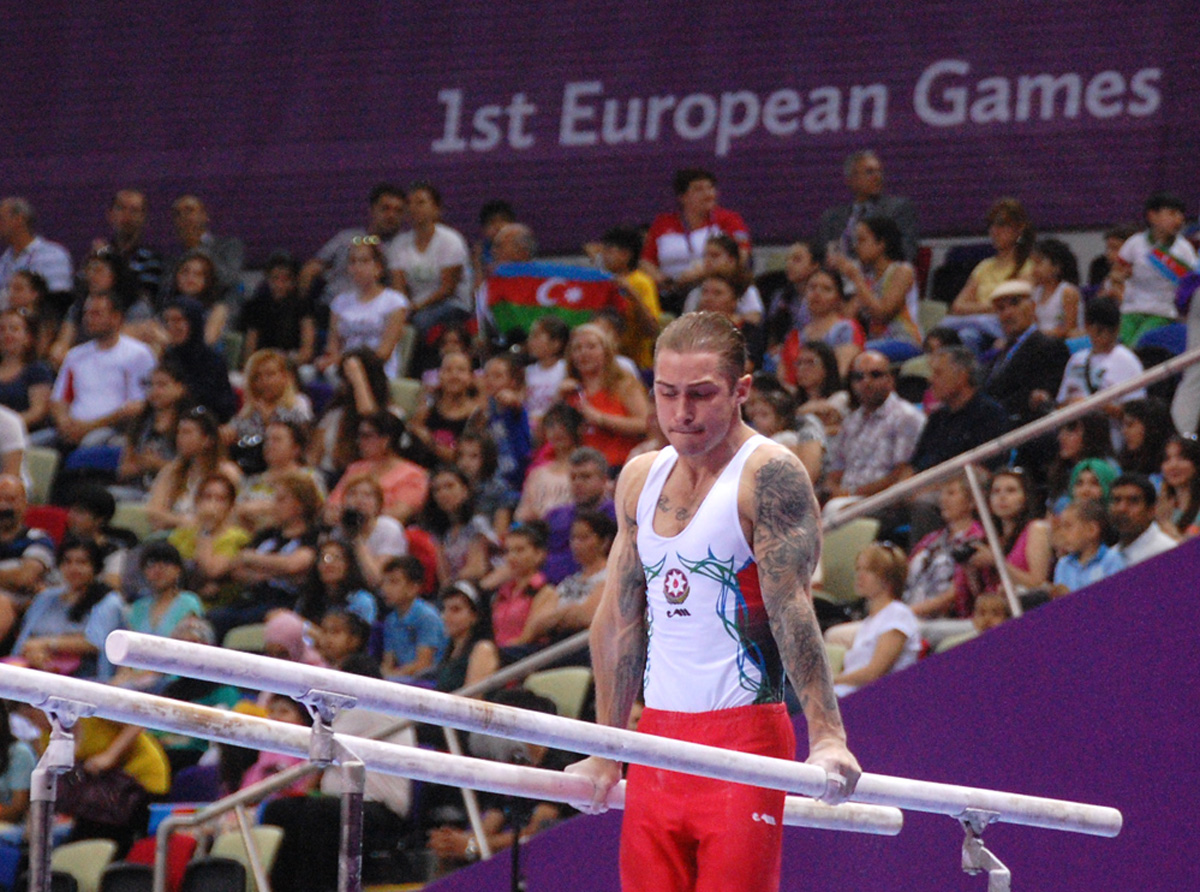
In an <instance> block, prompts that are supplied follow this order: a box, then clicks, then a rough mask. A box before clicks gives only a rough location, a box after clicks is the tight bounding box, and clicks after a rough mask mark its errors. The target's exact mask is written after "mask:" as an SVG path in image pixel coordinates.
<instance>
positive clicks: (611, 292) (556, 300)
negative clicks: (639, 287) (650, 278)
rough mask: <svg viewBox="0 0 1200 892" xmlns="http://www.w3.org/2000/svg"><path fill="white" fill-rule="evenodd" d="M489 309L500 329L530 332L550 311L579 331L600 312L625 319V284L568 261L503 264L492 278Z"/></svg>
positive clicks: (598, 271) (603, 273) (496, 269)
mask: <svg viewBox="0 0 1200 892" xmlns="http://www.w3.org/2000/svg"><path fill="white" fill-rule="evenodd" d="M487 295H488V309H489V310H491V313H492V317H493V318H494V319H495V320H496V328H497V330H498V331H501V332H509V331H512V330H513V329H514V328H520V329H523V330H524V331H526V332H527V331H529V328H530V326H531V325H533V323H534V322H536V321H537V320H538V319H540V318H541V317H542V316H545V315H547V314H548V313H553V314H554V315H556V316H558V317H560V318H561V319H562V320H563V321H564V322H566V323H567V325H569V326H571V327H572V328H574V327H575V326H576V325H581V324H582V323H584V322H587V321H588V320H590V319H591V318H592V316H594V315H595V314H596V312H597V311H598V310H603V309H605V308H607V307H611V308H613V309H614V310H616V311H617V312H619V313H621V315H622V316H624V315H625V296H624V295H623V294H622V291H621V283H620V282H619V281H618V280H617V279H616V278H615V277H614V276H612V275H610V274H609V273H606V272H601V271H600V270H598V269H591V268H589V267H586V266H568V265H567V264H564V263H541V262H538V261H532V262H529V263H502V264H500V265H499V266H497V267H496V268H495V270H493V272H492V275H491V276H489V277H488V280H487Z"/></svg>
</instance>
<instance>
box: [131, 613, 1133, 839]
mask: <svg viewBox="0 0 1200 892" xmlns="http://www.w3.org/2000/svg"><path fill="white" fill-rule="evenodd" d="M107 653H108V658H109V659H110V660H111V661H112V662H114V663H117V664H121V665H125V666H132V667H134V668H140V669H153V670H155V671H158V672H165V673H169V674H174V675H184V676H188V677H192V678H201V679H206V680H208V681H214V682H218V683H224V684H234V685H240V686H243V687H248V688H252V689H255V690H264V691H273V692H275V693H279V694H284V695H286V696H289V697H292V698H294V699H297V700H303V699H305V698H306V697H308V696H309V695H310V694H311V693H313V692H327V693H334V694H338V695H342V696H346V697H350V698H353V699H354V701H355V703H356V705H358V706H360V707H362V708H364V709H369V710H374V711H376V712H382V713H387V714H390V715H396V716H400V717H402V718H408V719H413V720H415V721H423V722H430V723H433V724H440V725H449V726H451V727H454V728H459V729H461V730H465V731H479V732H482V733H485V734H493V735H495V736H497V737H507V738H512V739H515V740H523V741H527V742H530V743H538V744H542V745H544V746H552V747H557V748H560V749H565V750H568V751H572V752H583V753H587V754H589V755H596V756H605V757H608V758H610V759H614V760H618V761H622V762H637V763H640V764H644V765H650V766H653V767H656V768H662V769H666V770H670V771H680V772H683V773H686V774H696V775H701V776H704V777H716V778H720V779H723V780H729V781H734V782H737V783H744V784H751V785H753V786H758V787H766V788H769V789H776V790H785V791H787V792H790V793H800V794H802V795H805V796H812V797H818V796H820V795H821V794H822V793H823V792H824V790H825V786H826V776H825V772H824V770H822V769H821V768H819V767H817V766H814V765H807V764H805V763H803V762H795V761H790V760H786V759H772V758H768V757H765V756H756V755H751V754H749V753H739V752H734V751H732V750H723V749H718V748H715V747H708V746H703V745H701V744H696V743H687V742H684V741H678V740H670V739H668V738H663V737H656V736H654V735H650V734H638V733H637V732H633V731H626V730H624V729H622V728H612V727H608V726H605V725H595V724H591V723H588V722H581V721H577V720H574V719H568V718H562V717H560V716H552V715H545V714H542V713H536V712H531V711H528V710H523V709H517V708H514V707H509V706H501V705H498V704H493V703H485V702H483V701H480V700H470V699H467V698H464V697H457V696H455V695H453V694H443V693H440V692H438V691H430V690H426V689H423V688H419V687H415V686H411V685H403V684H397V683H396V682H391V681H381V680H379V679H372V678H365V677H362V676H356V675H347V674H345V673H341V672H335V671H333V670H330V669H320V668H317V667H313V666H306V665H303V664H299V663H291V662H287V661H283V660H276V659H272V658H270V657H261V656H257V655H254V654H247V653H242V652H238V651H230V650H225V649H217V648H213V647H209V646H206V645H200V644H192V643H189V642H185V641H177V640H174V639H169V638H160V637H156V636H153V635H143V634H140V633H137V632H126V631H117V632H113V633H112V634H111V635H109V637H108V642H107ZM197 736H202V735H197ZM851 799H852V800H853V801H855V802H859V803H863V804H871V805H883V806H892V807H895V808H902V809H911V810H914V811H924V812H931V813H934V814H945V815H950V816H951V817H954V818H962V817H964V816H967V815H969V814H975V813H981V812H984V813H990V820H991V821H999V822H1006V823H1010V824H1023V825H1025V826H1030V827H1043V828H1047V829H1051V830H1068V831H1071V832H1075V833H1087V834H1091V835H1093V836H1109V837H1111V836H1116V835H1117V834H1118V833H1120V831H1121V820H1122V818H1121V813H1120V812H1119V811H1117V810H1116V809H1114V808H1107V807H1104V806H1097V805H1086V804H1083V803H1078V802H1068V801H1065V800H1059V799H1047V798H1043V797H1040V796H1024V795H1020V794H1016V793H1003V792H999V791H996V790H985V789H979V788H975V787H962V786H957V785H954V784H941V783H931V782H928V781H918V780H909V779H906V778H898V777H888V776H886V775H877V774H863V775H862V777H861V778H860V779H859V782H858V787H857V789H856V790H855V793H854V795H853V796H852V797H851ZM576 801H582V800H576Z"/></svg>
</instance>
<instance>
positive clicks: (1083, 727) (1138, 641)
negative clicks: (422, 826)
mask: <svg viewBox="0 0 1200 892" xmlns="http://www.w3.org/2000/svg"><path fill="white" fill-rule="evenodd" d="M1198 575H1200V543H1197V542H1195V541H1193V542H1191V543H1189V544H1188V545H1185V546H1183V547H1181V548H1179V549H1177V550H1176V551H1174V552H1172V553H1170V554H1168V555H1166V556H1164V557H1162V558H1159V559H1157V560H1155V561H1152V562H1150V564H1149V565H1145V564H1143V565H1141V566H1139V567H1135V568H1133V569H1131V570H1129V571H1126V572H1125V573H1122V574H1120V575H1119V576H1117V577H1114V578H1113V579H1111V580H1108V581H1106V582H1105V583H1102V584H1100V585H1098V586H1096V587H1095V588H1094V589H1092V590H1090V591H1087V592H1084V593H1080V594H1078V595H1075V596H1072V597H1070V598H1067V599H1065V600H1062V601H1058V602H1055V603H1053V604H1050V605H1047V606H1046V607H1044V608H1042V609H1040V610H1038V611H1036V612H1034V613H1031V614H1030V615H1028V616H1027V617H1025V618H1024V619H1022V620H1021V621H1019V622H1015V623H1012V624H1010V625H1008V626H1004V627H1001V628H1000V629H997V630H996V631H994V632H990V633H988V635H986V636H985V637H984V638H982V639H978V640H976V641H974V642H970V643H968V644H965V645H963V646H962V647H959V648H957V649H955V650H953V651H950V652H949V653H946V654H944V655H941V656H938V657H936V658H934V659H930V660H926V661H924V662H922V663H921V664H920V665H918V666H917V667H915V668H913V669H910V670H909V671H907V672H904V673H902V674H900V675H897V676H893V677H891V678H888V679H885V680H883V681H881V682H879V683H877V684H875V685H873V686H871V687H870V688H867V689H865V690H863V691H861V692H859V693H858V694H855V695H853V696H851V697H849V698H847V699H846V700H844V701H843V709H844V714H845V719H846V724H847V727H848V730H849V734H850V741H851V743H852V745H853V748H854V750H855V753H856V754H857V755H858V757H859V759H860V760H861V762H862V763H863V764H864V765H865V766H866V767H867V769H868V770H869V771H874V772H878V773H882V774H893V775H900V776H905V777H914V778H920V779H923V780H931V781H943V782H947V783H962V784H970V785H972V786H980V787H989V788H992V789H999V790H1010V791H1013V792H1018V793H1029V794H1033V795H1042V796H1052V797H1055V798H1060V799H1073V800H1077V801H1082V802H1091V803H1095V804H1099V805H1111V806H1115V807H1116V808H1119V809H1121V811H1122V812H1123V813H1124V816H1125V824H1124V829H1123V830H1122V832H1121V835H1120V836H1118V837H1117V838H1116V839H1099V838H1094V837H1090V836H1081V835H1077V834H1073V833H1060V832H1057V831H1053V830H1036V829H1031V828H1026V827H1017V826H1012V825H998V826H996V827H993V828H991V829H990V830H988V832H987V833H986V834H985V837H984V838H985V840H986V842H987V844H988V845H989V847H990V848H991V849H992V851H993V852H995V854H996V855H997V857H999V858H1000V859H1001V860H1002V861H1004V862H1005V863H1006V864H1007V865H1008V866H1009V868H1010V869H1011V870H1012V871H1013V877H1014V881H1013V888H1014V889H1020V890H1023V892H1038V890H1054V892H1071V890H1080V892H1083V890H1087V892H1107V890H1112V892H1129V890H1133V889H1145V890H1160V889H1162V890H1166V889H1175V890H1183V889H1198V888H1200V867H1197V863H1196V859H1195V855H1194V852H1193V851H1192V849H1193V848H1194V847H1193V846H1192V845H1191V840H1193V839H1194V838H1195V831H1194V828H1193V827H1192V824H1193V823H1194V820H1193V818H1194V816H1195V814H1196V806H1195V802H1196V791H1195V789H1194V788H1193V786H1194V785H1196V784H1200V747H1197V746H1196V722H1197V714H1198V713H1197V690H1198V684H1197V680H1198V677H1197V669H1196V658H1197V654H1198V648H1197V645H1196V640H1197V638H1196V625H1195V622H1196V583H1195V580H1196V579H1197V577H1198ZM799 736H800V738H801V739H803V734H802V733H801V734H800V735H799ZM618 832H619V816H605V817H604V818H586V817H578V818H575V819H573V820H571V821H568V822H566V823H565V824H563V825H560V826H559V827H557V828H555V829H554V830H553V831H551V832H549V833H547V834H545V835H544V836H542V837H539V838H537V839H535V840H534V841H533V842H532V843H531V844H530V845H529V846H528V847H527V848H526V850H525V852H526V856H525V863H526V869H527V876H528V879H529V889H530V890H543V889H566V888H569V889H571V890H572V892H611V890H613V889H616V888H617V879H616V869H615V858H616V837H617V834H618ZM961 842H962V834H961V832H960V830H959V829H958V825H957V824H956V823H955V822H954V821H953V820H952V819H950V818H947V817H943V816H937V815H922V814H917V813H913V812H906V813H905V827H904V830H903V832H902V833H901V834H900V836H898V837H895V838H887V837H867V836H859V835H856V834H849V833H840V834H833V833H831V832H826V831H814V830H799V829H789V830H787V831H786V832H785V837H784V883H783V888H784V889H794V890H806V892H821V890H830V892H833V890H843V889H871V890H879V892H887V890H913V889H939V890H952V889H962V890H978V892H981V890H983V889H985V888H986V881H985V880H984V879H983V878H982V877H968V876H966V875H965V874H963V873H962V872H961V871H960V869H959V848H960V846H961ZM496 862H504V863H503V864H501V863H490V864H487V865H482V866H478V867H476V868H473V869H471V870H466V871H462V872H460V873H459V874H457V875H454V876H452V877H450V878H448V879H447V880H446V881H444V882H442V883H440V884H435V885H433V886H431V887H430V889H431V890H433V889H436V890H437V892H451V890H456V889H462V890H464V892H465V890H473V892H484V890H502V889H507V888H508V885H507V882H508V874H507V859H506V858H497V859H496Z"/></svg>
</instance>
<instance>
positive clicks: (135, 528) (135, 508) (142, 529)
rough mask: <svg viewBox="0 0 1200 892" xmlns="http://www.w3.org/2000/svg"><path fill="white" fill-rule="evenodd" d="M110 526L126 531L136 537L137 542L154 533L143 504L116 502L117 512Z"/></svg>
mask: <svg viewBox="0 0 1200 892" xmlns="http://www.w3.org/2000/svg"><path fill="white" fill-rule="evenodd" d="M110 526H114V527H117V528H118V529H122V530H128V531H129V532H131V533H133V535H135V536H137V537H138V541H142V540H144V539H145V538H146V537H148V536H149V535H151V534H152V533H153V532H154V527H153V526H152V525H151V523H150V515H149V513H148V512H147V510H146V504H145V502H117V510H116V512H115V513H114V514H113V519H112V523H111V524H110Z"/></svg>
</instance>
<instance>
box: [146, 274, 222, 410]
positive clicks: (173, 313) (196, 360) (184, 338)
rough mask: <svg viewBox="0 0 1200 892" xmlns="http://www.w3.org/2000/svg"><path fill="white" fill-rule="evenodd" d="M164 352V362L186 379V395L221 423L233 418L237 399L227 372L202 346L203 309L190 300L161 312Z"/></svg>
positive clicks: (182, 299) (181, 299) (179, 301)
mask: <svg viewBox="0 0 1200 892" xmlns="http://www.w3.org/2000/svg"><path fill="white" fill-rule="evenodd" d="M162 319H163V325H164V326H166V329H167V349H166V350H164V351H163V360H164V361H166V360H168V359H169V360H172V361H175V362H177V363H179V365H180V366H181V367H182V368H183V370H184V372H185V373H186V375H187V381H186V382H184V383H186V384H187V388H188V393H190V394H191V396H192V399H193V400H195V402H196V403H197V404H198V405H201V406H205V407H207V408H208V410H209V411H210V412H212V413H213V414H214V415H216V416H217V418H218V419H220V421H221V422H222V423H224V422H226V421H228V420H229V419H230V418H232V417H233V413H234V412H235V411H236V410H237V398H236V397H235V396H234V395H233V387H231V386H230V384H229V368H228V366H226V365H225V360H224V359H222V358H221V356H220V354H219V353H217V351H216V350H214V349H213V348H212V347H210V346H208V345H207V344H206V343H204V305H203V304H201V303H200V301H198V300H193V299H192V298H190V297H177V298H175V299H174V300H173V301H171V302H170V303H169V304H167V306H166V307H165V308H164V309H163V312H162Z"/></svg>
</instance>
